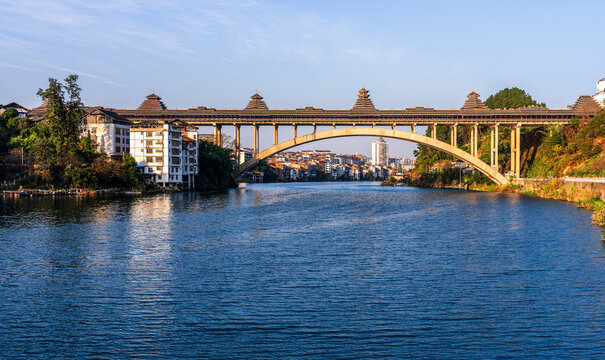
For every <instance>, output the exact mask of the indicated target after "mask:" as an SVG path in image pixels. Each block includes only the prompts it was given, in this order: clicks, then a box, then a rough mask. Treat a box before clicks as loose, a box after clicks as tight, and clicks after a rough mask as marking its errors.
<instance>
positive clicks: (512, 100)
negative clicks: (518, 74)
mask: <svg viewBox="0 0 605 360" xmlns="http://www.w3.org/2000/svg"><path fill="white" fill-rule="evenodd" d="M485 105H486V106H487V107H488V108H490V109H518V108H521V107H526V106H538V107H546V104H545V103H538V102H537V101H536V100H534V99H533V98H532V97H531V95H529V94H528V93H527V92H525V90H521V89H519V88H517V87H514V88H510V89H509V88H506V89H503V90H500V91H498V92H497V93H495V94H493V95H490V97H488V98H487V100H486V101H485Z"/></svg>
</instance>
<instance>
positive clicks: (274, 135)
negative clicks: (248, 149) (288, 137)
mask: <svg viewBox="0 0 605 360" xmlns="http://www.w3.org/2000/svg"><path fill="white" fill-rule="evenodd" d="M277 128H278V126H277V125H275V124H273V145H274V146H275V145H277V144H279V140H278V138H277V134H278V133H277Z"/></svg>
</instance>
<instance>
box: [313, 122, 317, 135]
mask: <svg viewBox="0 0 605 360" xmlns="http://www.w3.org/2000/svg"><path fill="white" fill-rule="evenodd" d="M316 132H317V125H316V124H315V123H313V134H315V133H316Z"/></svg>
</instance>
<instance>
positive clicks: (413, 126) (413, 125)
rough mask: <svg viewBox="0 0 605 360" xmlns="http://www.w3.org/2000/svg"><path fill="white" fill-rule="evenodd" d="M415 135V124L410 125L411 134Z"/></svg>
mask: <svg viewBox="0 0 605 360" xmlns="http://www.w3.org/2000/svg"><path fill="white" fill-rule="evenodd" d="M415 133H416V124H412V134H415Z"/></svg>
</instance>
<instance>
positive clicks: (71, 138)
mask: <svg viewBox="0 0 605 360" xmlns="http://www.w3.org/2000/svg"><path fill="white" fill-rule="evenodd" d="M64 81H65V83H61V82H59V81H57V80H56V79H53V78H49V79H48V88H46V89H45V90H43V89H39V90H38V96H40V97H41V98H42V100H46V101H48V107H47V110H46V113H45V114H44V119H45V120H46V121H48V124H49V126H50V129H51V140H52V143H53V144H54V146H55V151H56V154H57V156H59V155H62V154H65V153H68V152H71V153H75V152H76V151H77V144H78V142H79V141H78V137H79V133H80V124H81V121H82V115H83V114H84V107H83V104H82V100H81V98H80V91H81V90H82V89H81V88H80V87H79V86H78V84H77V81H78V75H75V74H72V75H69V76H68V77H67V78H65V80H64Z"/></svg>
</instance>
